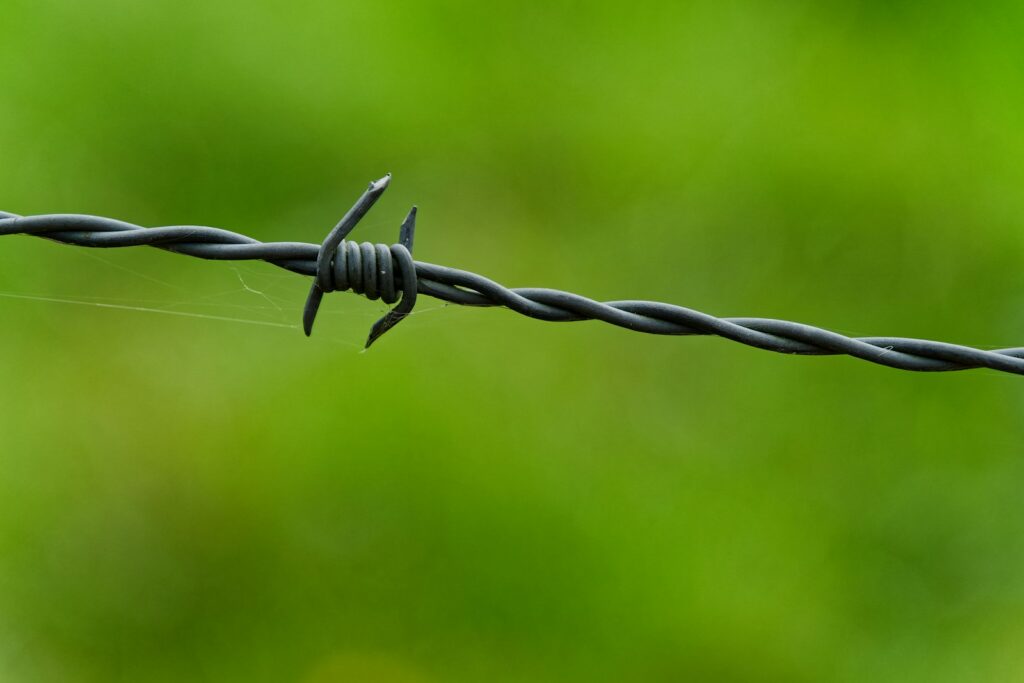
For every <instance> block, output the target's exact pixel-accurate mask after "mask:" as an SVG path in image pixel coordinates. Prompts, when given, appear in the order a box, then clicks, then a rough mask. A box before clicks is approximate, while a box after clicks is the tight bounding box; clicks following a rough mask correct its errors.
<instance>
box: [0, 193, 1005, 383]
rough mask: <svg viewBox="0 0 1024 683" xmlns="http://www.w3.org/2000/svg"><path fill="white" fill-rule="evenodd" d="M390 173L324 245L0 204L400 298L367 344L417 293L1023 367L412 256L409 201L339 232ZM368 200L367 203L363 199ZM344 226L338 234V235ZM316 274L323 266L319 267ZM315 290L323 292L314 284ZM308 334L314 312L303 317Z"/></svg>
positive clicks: (69, 233) (781, 344) (526, 310)
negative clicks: (387, 226)
mask: <svg viewBox="0 0 1024 683" xmlns="http://www.w3.org/2000/svg"><path fill="white" fill-rule="evenodd" d="M381 183H383V187H386V186H387V181H386V179H382V180H381V181H377V183H372V184H371V185H370V189H369V190H368V191H367V193H368V194H372V193H373V192H374V191H376V192H377V194H376V195H374V196H372V197H370V198H369V199H367V195H364V197H363V198H361V199H360V202H363V205H361V204H360V203H359V202H357V205H356V207H353V209H354V212H355V213H357V214H358V215H357V216H355V219H354V220H351V215H350V214H352V213H353V212H351V211H350V213H349V214H346V218H345V219H343V220H342V223H339V226H338V227H337V228H335V230H334V231H332V233H331V235H329V236H328V240H325V245H326V246H327V249H326V250H325V249H324V248H323V247H324V245H316V244H308V243H305V242H260V241H258V240H255V239H253V238H251V237H247V236H245V235H240V234H238V233H235V232H231V231H228V230H221V229H219V228H209V227H205V226H168V227H158V228H143V227H141V226H138V225H134V224H132V223H126V222H124V221H119V220H114V219H112V218H100V217H96V216H84V215H78V214H50V215H40V216H25V217H23V216H18V215H16V214H12V213H5V212H0V235H14V234H26V235H35V236H39V237H44V238H46V239H50V240H54V241H56V242H61V243H64V244H72V245H76V246H82V247H100V248H112V247H133V246H142V245H146V246H152V247H157V248H158V249H164V250H166V251H172V252H175V253H178V254H185V255H187V256H194V257H197V258H202V259H213V260H230V261H245V260H263V261H267V262H269V263H272V264H274V265H276V266H278V267H280V268H284V269H285V270H289V271H291V272H293V273H298V274H300V275H307V276H313V277H314V286H313V290H311V292H310V300H307V311H306V313H307V316H308V314H309V309H310V306H311V305H312V304H311V300H312V299H313V298H314V297H316V298H317V301H316V305H315V306H313V309H314V310H313V313H312V315H315V313H316V311H315V307H316V306H318V305H319V298H318V297H319V296H322V294H323V293H324V292H326V291H332V290H334V289H347V290H351V291H353V292H356V293H360V294H364V295H366V296H367V297H368V298H371V299H377V298H382V299H383V300H385V302H387V303H394V302H395V301H397V300H398V294H399V293H401V302H400V303H399V305H398V306H397V307H396V308H395V309H394V310H393V311H391V312H389V313H388V315H386V316H385V317H384V318H382V319H381V320H379V321H377V323H376V324H375V325H374V328H373V330H372V331H371V334H370V339H369V340H368V342H367V345H368V346H369V344H370V343H372V342H373V341H374V340H375V339H377V338H378V337H379V336H380V335H381V334H383V333H384V332H385V331H387V330H388V329H390V328H391V327H393V326H394V325H395V324H397V323H398V322H399V321H400V320H401V319H402V318H404V317H405V316H406V315H408V314H409V313H410V312H411V309H412V306H413V305H414V303H415V295H416V293H417V292H418V293H420V294H425V295H427V296H432V297H434V298H437V299H441V300H443V301H448V302H451V303H455V304H460V305H464V306H504V307H505V308H509V309H511V310H513V311H515V312H517V313H520V314H522V315H525V316H527V317H530V318H536V319H537V320H546V321H550V322H570V321H576V320H601V321H603V322H606V323H610V324H612V325H617V326H619V327H624V328H626V329H629V330H633V331H635V332H646V333H648V334H673V335H717V336H719V337H724V338H726V339H731V340H732V341H735V342H739V343H741V344H746V345H747V346H753V347H756V348H759V349H765V350H767V351H775V352H777V353H789V354H800V355H819V356H820V355H839V354H846V355H849V356H853V357H855V358H860V359H861V360H866V361H868V362H871V363H877V364H879V365H885V366H888V367H891V368H898V369H901V370H916V371H926V372H937V371H949V370H967V369H971V368H990V369H992V370H999V371H1002V372H1009V373H1014V374H1018V375H1020V374H1024V348H1009V349H998V350H991V351H986V350H981V349H975V348H972V347H969V346H960V345H957V344H947V343H944V342H936V341H927V340H922V339H907V338H902V337H857V338H851V337H846V336H844V335H841V334H837V333H835V332H830V331H828V330H823V329H821V328H818V327H813V326H810V325H803V324H801V323H795V322H789V321H785V320H773V319H768V318H716V317H714V316H711V315H708V314H706V313H701V312H699V311H694V310H692V309H689V308H684V307H682V306H675V305H672V304H666V303H660V302H656V301H607V302H599V301H594V300H592V299H588V298H586V297H583V296H580V295H578V294H572V293H570V292H563V291H560V290H556V289H534V288H515V289H510V288H508V287H504V286H502V285H499V284H498V283H496V282H494V281H492V280H489V279H487V278H485V277H483V276H482V275H477V274H476V273H471V272H468V271H464V270H458V269H455V268H448V267H446V266H438V265H434V264H432V263H424V262H423V261H413V260H412V257H411V255H410V252H411V249H412V242H413V228H414V224H415V217H416V213H415V208H414V209H413V211H412V212H410V214H409V217H408V218H407V219H406V222H405V223H404V224H403V226H402V233H401V235H402V236H401V239H400V242H399V243H398V244H394V245H391V246H390V247H389V246H387V245H373V244H369V243H363V244H359V245H356V244H355V243H353V242H346V241H344V240H342V239H341V238H339V237H338V235H339V234H340V233H344V234H347V233H348V231H350V230H351V229H352V228H353V227H354V226H355V223H356V222H357V221H358V219H359V217H361V216H362V215H363V214H365V213H366V211H367V210H369V206H372V203H373V201H376V198H377V196H379V193H380V192H382V191H383V187H381ZM366 204H368V205H366ZM344 234H342V235H341V236H342V237H343V236H344ZM318 273H319V275H318ZM317 291H319V294H315V292H317ZM304 323H306V329H307V333H308V331H309V330H310V329H311V328H312V317H304Z"/></svg>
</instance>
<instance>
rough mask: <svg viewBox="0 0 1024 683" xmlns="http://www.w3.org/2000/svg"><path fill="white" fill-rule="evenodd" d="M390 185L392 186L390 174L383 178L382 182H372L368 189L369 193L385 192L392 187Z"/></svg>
mask: <svg viewBox="0 0 1024 683" xmlns="http://www.w3.org/2000/svg"><path fill="white" fill-rule="evenodd" d="M390 184H391V174H390V173H388V174H386V175H385V176H384V177H383V178H381V179H380V180H374V181H373V182H371V183H370V187H369V188H368V191H369V192H383V191H384V190H386V189H387V187H388V185H390Z"/></svg>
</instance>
